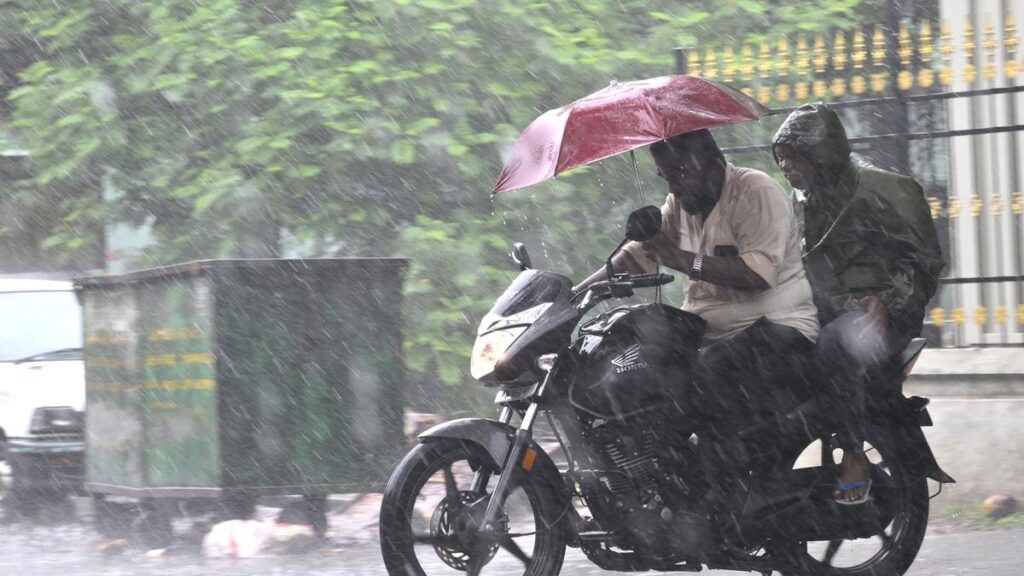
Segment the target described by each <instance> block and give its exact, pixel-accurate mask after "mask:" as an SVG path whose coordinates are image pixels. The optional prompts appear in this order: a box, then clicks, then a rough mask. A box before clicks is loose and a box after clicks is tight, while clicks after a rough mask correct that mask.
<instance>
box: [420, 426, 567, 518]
mask: <svg viewBox="0 0 1024 576" xmlns="http://www.w3.org/2000/svg"><path fill="white" fill-rule="evenodd" d="M515 434H516V429H515V428H513V427H512V426H509V425H508V424H502V423H501V422H496V421H494V420H487V419H484V418H462V419H459V420H452V421H450V422H444V423H442V424H438V425H437V426H434V427H433V428H430V429H429V430H427V431H425V432H423V433H422V434H420V435H419V436H418V437H417V438H418V439H419V441H420V442H430V441H433V440H439V439H442V438H445V439H454V440H460V441H462V442H472V443H473V444H477V445H478V446H480V447H482V448H483V449H484V451H485V452H487V454H488V455H489V456H490V457H491V460H492V462H491V464H493V465H494V467H495V468H496V469H497V470H499V471H500V472H502V473H504V472H505V466H506V464H507V463H506V462H505V460H506V459H507V458H508V453H509V449H510V448H511V447H512V442H513V440H514V439H515ZM530 448H531V449H532V450H533V451H534V452H535V453H536V458H533V459H531V464H530V465H529V466H528V467H526V466H516V467H515V470H514V472H513V473H514V476H513V479H514V480H516V481H517V483H519V482H529V483H531V484H532V485H534V486H536V487H538V488H541V489H544V490H546V491H547V492H548V493H550V494H551V495H553V496H554V498H555V499H556V500H557V501H558V505H559V508H561V509H563V510H567V511H571V510H572V498H571V496H572V495H571V493H570V491H569V488H568V486H567V485H566V483H565V481H564V480H563V479H562V473H561V472H559V470H558V466H556V465H555V463H554V462H553V461H552V460H551V457H550V456H548V454H547V453H546V452H544V450H543V449H541V447H540V446H539V445H538V444H537V442H536V441H534V440H530ZM570 516H571V514H570V513H566V514H562V516H561V520H562V521H563V522H564V523H565V524H564V526H565V528H566V529H567V530H568V529H569V524H570V523H569V522H568V520H569V518H570Z"/></svg>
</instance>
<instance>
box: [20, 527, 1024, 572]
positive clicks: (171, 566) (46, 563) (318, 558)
mask: <svg viewBox="0 0 1024 576" xmlns="http://www.w3.org/2000/svg"><path fill="white" fill-rule="evenodd" d="M348 519H349V518H346V517H337V518H332V521H334V522H337V523H336V524H334V528H332V532H331V539H332V542H334V543H333V544H330V545H328V546H326V547H321V548H319V549H317V550H315V551H311V552H307V553H291V554H288V553H278V554H273V555H265V556H261V557H258V558H252V559H217V560H210V559H204V558H202V557H201V556H200V555H199V554H198V551H197V549H196V548H195V547H194V546H193V547H192V548H188V547H182V548H180V549H179V550H178V551H177V552H174V551H173V550H172V553H169V554H165V555H163V556H161V557H157V558H147V557H145V555H144V554H143V552H141V551H133V550H126V551H123V552H122V553H119V554H117V555H113V556H111V555H107V554H103V553H101V552H99V551H98V548H97V546H98V545H100V544H101V543H102V542H103V540H102V539H101V538H100V537H99V536H98V535H97V534H96V533H95V532H93V530H92V529H91V527H90V525H89V524H88V522H87V520H88V518H80V519H79V520H78V521H74V522H70V523H58V522H38V521H36V522H27V523H16V524H9V525H3V526H0V574H5V575H12V576H15V575H16V576H53V575H59V576H87V575H88V576H94V575H96V576H100V575H111V576H113V575H125V576H127V575H132V576H193V575H194V576H200V575H202V576H205V575H208V574H224V575H231V576H234V575H239V576H241V575H250V574H259V575H260V576H276V575H292V574H294V575H299V574H303V575H314V576H316V575H325V576H326V575H353V576H354V575H359V576H384V575H385V572H384V569H383V567H382V565H381V561H380V553H379V549H378V547H377V544H376V543H375V542H373V541H372V537H373V530H372V529H371V528H370V527H360V526H356V525H353V523H352V522H349V523H348V525H342V524H341V523H342V522H344V521H345V520H348ZM1021 550H1024V529H1021V528H1019V529H1007V530H996V531H955V530H952V531H948V530H947V531H944V530H932V532H931V533H930V534H929V536H928V538H927V539H926V540H925V544H924V547H923V548H922V550H921V553H920V555H919V556H918V560H917V562H915V564H914V567H913V568H912V569H911V571H910V572H909V573H908V574H909V575H910V576H960V575H971V576H1017V575H1018V574H1020V573H1021V568H1020V559H1019V555H1020V551H1021ZM499 559H500V558H499ZM499 559H496V564H498V563H497V560H499ZM506 562H507V561H506ZM504 566H506V567H514V566H515V564H514V563H512V564H508V563H505V564H504ZM502 567H503V566H502V565H501V564H498V565H496V566H491V567H489V568H494V570H491V569H485V570H484V574H511V573H516V572H513V571H507V570H502V569H501V568H502ZM448 573H452V572H450V571H449V572H448ZM705 573H706V574H712V575H722V576H727V575H738V574H745V573H740V572H723V571H713V572H705ZM562 574H563V575H565V576H580V575H584V574H586V575H591V574H609V573H606V572H601V571H600V570H598V569H597V568H595V567H594V566H592V565H591V564H589V563H588V562H587V560H586V559H585V558H583V557H582V555H580V553H579V552H578V551H576V550H572V549H570V550H569V553H568V555H567V557H566V563H565V567H564V569H563V571H562ZM646 574H651V573H650V572H648V573H646Z"/></svg>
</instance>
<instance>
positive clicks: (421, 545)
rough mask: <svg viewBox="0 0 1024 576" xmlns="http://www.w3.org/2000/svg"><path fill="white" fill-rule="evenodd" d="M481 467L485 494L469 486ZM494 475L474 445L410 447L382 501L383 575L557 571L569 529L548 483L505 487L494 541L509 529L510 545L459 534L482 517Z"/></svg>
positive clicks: (539, 574)
mask: <svg viewBox="0 0 1024 576" xmlns="http://www.w3.org/2000/svg"><path fill="white" fill-rule="evenodd" d="M478 470H482V471H483V472H484V474H486V475H488V476H490V477H491V478H490V482H489V486H488V487H487V488H486V489H485V494H478V493H475V492H473V491H472V490H471V489H470V484H471V482H472V473H473V472H475V471H478ZM497 476H498V470H497V469H496V467H495V466H494V463H493V462H492V461H491V459H490V457H489V456H488V455H487V454H486V453H485V452H484V451H483V449H482V448H480V447H479V446H476V445H474V444H471V443H465V442H460V441H457V440H449V439H440V440H432V441H430V442H426V443H423V444H419V445H417V446H416V447H415V448H413V449H412V450H411V451H410V452H409V453H408V454H407V455H406V457H405V458H404V459H403V460H402V462H401V463H400V464H399V465H398V467H397V468H396V469H395V471H394V473H393V474H392V475H391V479H390V480H389V481H388V485H387V488H385V490H384V497H383V501H382V503H381V514H380V541H381V552H382V554H383V556H384V564H385V566H386V567H387V570H388V574H389V575H391V576H407V575H410V574H415V575H417V576H427V575H428V574H430V575H431V576H436V575H443V574H453V575H454V574H460V573H466V574H470V575H471V576H472V575H474V574H480V573H481V571H482V572H483V573H495V574H499V573H500V574H523V576H553V575H555V574H558V572H559V570H561V566H562V560H563V559H564V556H565V547H566V535H565V533H564V531H563V530H562V529H561V527H560V526H559V525H558V523H557V520H558V518H559V516H560V515H561V514H562V512H563V511H562V510H561V509H560V507H559V506H558V504H557V501H556V500H555V499H554V498H553V497H552V495H551V494H550V493H549V492H548V490H550V487H545V486H541V485H537V484H535V483H531V482H529V481H525V482H522V483H520V484H519V485H515V486H513V487H512V488H511V489H510V494H509V497H508V499H507V500H506V503H505V505H504V506H503V507H502V509H501V514H500V516H501V517H502V521H501V522H500V523H501V524H503V526H504V528H503V529H499V530H497V534H498V538H499V539H501V538H502V536H501V534H502V533H504V534H507V535H509V539H510V540H512V541H513V542H515V544H507V543H501V544H499V543H497V542H495V541H492V540H488V541H486V542H485V543H484V544H482V545H481V544H473V543H472V537H470V538H469V539H467V538H466V536H465V531H464V530H463V531H462V532H460V530H461V528H460V526H462V525H464V524H465V523H466V520H467V519H469V520H472V519H474V518H479V517H480V516H482V509H483V508H484V507H486V503H487V500H488V494H489V493H490V491H491V489H493V486H494V484H495V480H496V477H497ZM526 478H529V477H528V476H527V477H526ZM425 488H426V490H425ZM442 491H443V492H442ZM432 492H433V494H432ZM439 492H440V494H439ZM438 500H440V501H438ZM435 502H436V503H435ZM527 512H528V514H527ZM529 516H532V518H530V517H529ZM428 517H429V519H428ZM520 534H521V535H522V536H518V535H520ZM531 538H532V540H533V542H532V545H530V544H529V542H528V541H529V540H530V539H531ZM520 542H522V544H523V547H521V548H520V547H519V543H520ZM513 547H514V548H515V550H514V549H513ZM517 554H518V555H517Z"/></svg>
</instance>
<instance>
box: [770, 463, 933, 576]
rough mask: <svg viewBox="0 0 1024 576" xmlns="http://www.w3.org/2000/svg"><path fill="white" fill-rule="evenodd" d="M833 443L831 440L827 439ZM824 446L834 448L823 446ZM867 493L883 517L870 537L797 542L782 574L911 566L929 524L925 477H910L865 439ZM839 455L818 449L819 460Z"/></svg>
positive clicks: (831, 574) (854, 573) (875, 574)
mask: <svg viewBox="0 0 1024 576" xmlns="http://www.w3.org/2000/svg"><path fill="white" fill-rule="evenodd" d="M832 446H833V447H834V445H832ZM826 452H833V451H832V450H831V449H826ZM864 453H865V455H866V456H867V457H868V460H869V461H870V462H871V479H872V488H871V495H872V498H873V499H874V500H875V502H874V504H859V505H858V506H867V505H874V506H877V507H878V509H879V510H881V511H884V518H885V519H886V520H887V522H885V526H880V529H879V531H878V533H877V534H875V535H874V536H872V537H871V538H858V539H854V540H831V541H822V542H804V543H801V544H800V545H799V546H798V547H797V548H796V549H795V550H794V551H793V552H795V556H796V559H797V564H798V566H800V569H799V570H796V571H793V572H790V571H785V570H784V571H782V574H783V576H901V575H902V574H904V573H905V572H906V571H907V570H909V569H910V565H911V564H912V563H913V561H914V558H915V557H916V556H917V552H918V550H920V548H921V544H922V542H923V541H924V535H925V531H926V530H927V528H928V482H927V480H926V479H925V478H912V477H911V476H910V474H909V473H908V471H907V470H906V468H905V467H904V466H902V465H901V463H899V462H897V461H895V460H894V459H892V458H891V457H889V455H887V454H886V453H885V451H884V449H883V448H882V447H880V446H875V445H872V444H871V443H867V444H866V445H865V451H864ZM828 456H832V457H833V459H834V460H835V461H838V455H835V456H833V455H832V454H827V453H825V454H823V455H822V457H823V460H824V459H825V458H826V457H828Z"/></svg>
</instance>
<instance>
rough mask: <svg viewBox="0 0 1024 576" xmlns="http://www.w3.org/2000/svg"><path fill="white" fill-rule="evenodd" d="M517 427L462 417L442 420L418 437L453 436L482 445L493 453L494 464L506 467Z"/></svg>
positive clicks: (422, 439)
mask: <svg viewBox="0 0 1024 576" xmlns="http://www.w3.org/2000/svg"><path fill="white" fill-rule="evenodd" d="M515 433H516V430H515V428H513V427H511V426H509V425H508V424H502V423H501V422H496V421H494V420H487V419H486V418H461V419H459V420H450V421H448V422H442V423H440V424H438V425H437V426H434V427H432V428H429V429H427V430H426V431H424V432H422V433H421V434H420V435H419V436H417V438H418V439H419V441H420V442H429V441H430V440H432V439H434V438H453V439H455V440H465V441H468V442H472V443H474V444H478V445H480V446H481V447H482V448H483V449H484V450H485V451H486V452H487V453H488V454H490V455H491V460H493V462H492V463H493V464H494V465H495V466H496V467H497V468H498V469H499V470H501V469H503V468H504V467H505V457H506V456H508V449H509V448H510V447H511V446H512V439H513V437H514V436H515Z"/></svg>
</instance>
